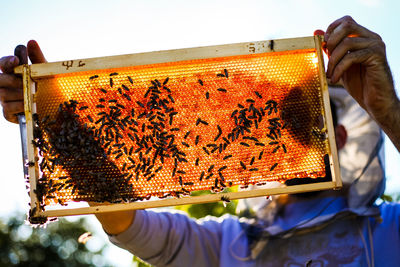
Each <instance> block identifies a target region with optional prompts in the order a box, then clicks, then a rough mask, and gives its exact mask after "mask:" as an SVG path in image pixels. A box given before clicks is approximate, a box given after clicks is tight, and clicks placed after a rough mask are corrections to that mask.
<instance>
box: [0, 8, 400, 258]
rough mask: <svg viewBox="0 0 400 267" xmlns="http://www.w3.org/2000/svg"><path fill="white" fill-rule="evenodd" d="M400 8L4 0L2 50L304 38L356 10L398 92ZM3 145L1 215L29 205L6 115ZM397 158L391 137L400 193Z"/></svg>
mask: <svg viewBox="0 0 400 267" xmlns="http://www.w3.org/2000/svg"><path fill="white" fill-rule="evenodd" d="M398 10H400V4H399V1H396V0H392V1H391V0H346V1H343V0H335V1H321V0H319V1H317V0H302V1H296V0H279V1H278V0H273V1H272V0H259V1H257V0H247V1H244V0H242V1H239V0H231V1H218V0H203V1H190V0H186V1H184V0H169V1H161V0H147V1H127V0H126V1H124V0H113V1H109V0H108V1H99V0H98V1H94V0H87V1H79V0H68V1H40V0H38V1H28V0H27V1H18V0H13V1H11V0H9V1H7V0H1V1H0V13H1V26H0V36H1V42H0V56H6V55H11V54H12V53H13V51H14V48H15V46H16V45H18V44H26V42H27V41H29V40H30V39H35V40H37V41H38V43H39V45H40V46H41V47H42V50H43V52H44V54H45V56H46V58H47V60H48V61H61V60H70V59H77V58H90V57H102V56H111V55H119V54H130V53H138V52H147V51H158V50H168V49H177V48H186V47H197V46H207V45H218V44H229V43H237V42H248V41H259V40H268V39H277V38H291V37H302V36H310V35H312V34H313V32H314V30H316V29H323V30H325V29H326V28H327V27H328V25H329V24H330V23H331V22H333V21H334V20H336V19H338V18H340V17H342V16H344V15H351V16H352V17H353V18H354V19H355V20H356V21H357V22H358V23H359V24H361V25H363V26H365V27H367V28H368V29H370V30H372V31H374V32H376V33H378V34H379V35H380V36H381V37H382V39H383V40H384V41H385V44H386V50H387V56H388V60H389V64H390V66H391V68H392V73H393V76H394V80H395V83H396V84H395V85H396V88H397V90H398V92H399V89H398V88H399V82H398V81H399V80H400V52H399V50H397V49H396V48H398V47H400V38H399V35H398V26H400V18H399V16H398ZM0 109H1V108H0ZM0 148H1V152H0V170H2V174H1V175H0V201H1V203H3V204H2V205H0V217H7V216H11V215H10V214H12V213H13V212H15V211H16V210H19V211H22V212H27V209H28V202H29V199H28V198H27V193H26V190H25V185H24V179H23V172H22V159H21V145H20V137H19V127H18V125H16V124H11V123H9V122H7V121H6V120H5V119H4V118H3V117H1V118H0ZM399 162H400V156H399V153H398V152H397V151H396V149H395V148H394V147H393V145H392V144H391V143H390V141H389V140H388V139H387V138H386V140H385V164H386V175H387V178H388V182H387V186H386V187H387V189H386V192H387V193H399V192H400V178H399V177H398V176H399V174H400V164H398V163H399ZM87 217H88V218H90V221H91V222H93V224H94V225H95V226H96V227H97V229H100V226H99V224H98V223H97V222H96V221H95V220H94V219H93V217H92V216H87ZM99 236H100V237H99V238H103V239H105V236H104V235H101V234H99ZM116 251H117V250H115V251H112V253H111V252H110V254H113V255H115V253H120V254H118V255H121V256H120V257H117V258H119V260H118V261H116V263H115V265H116V266H129V261H130V255H129V253H123V252H121V251H120V250H118V252H116ZM113 258H115V257H113ZM127 261H128V263H127Z"/></svg>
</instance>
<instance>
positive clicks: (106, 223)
mask: <svg viewBox="0 0 400 267" xmlns="http://www.w3.org/2000/svg"><path fill="white" fill-rule="evenodd" d="M135 215H136V211H135V210H128V211H116V212H107V213H100V214H96V217H97V219H98V220H99V222H100V223H101V225H102V226H103V229H104V231H106V233H108V234H110V235H117V234H120V233H122V232H124V231H125V230H127V229H128V228H129V226H130V225H131V224H132V223H133V221H134V220H135Z"/></svg>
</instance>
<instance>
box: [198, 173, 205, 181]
mask: <svg viewBox="0 0 400 267" xmlns="http://www.w3.org/2000/svg"><path fill="white" fill-rule="evenodd" d="M204 174H205V173H204V171H202V172H201V173H200V178H199V181H200V182H201V180H203V177H204Z"/></svg>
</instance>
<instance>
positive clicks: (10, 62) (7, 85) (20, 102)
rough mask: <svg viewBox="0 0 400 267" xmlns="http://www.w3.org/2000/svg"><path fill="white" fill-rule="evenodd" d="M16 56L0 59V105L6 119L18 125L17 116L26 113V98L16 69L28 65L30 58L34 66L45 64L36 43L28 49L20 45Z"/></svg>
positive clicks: (16, 50) (28, 45) (33, 42)
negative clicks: (15, 72)
mask: <svg viewBox="0 0 400 267" xmlns="http://www.w3.org/2000/svg"><path fill="white" fill-rule="evenodd" d="M14 53H15V56H5V57H2V58H0V70H1V71H2V73H0V104H1V105H2V107H3V114H4V118H5V119H6V120H8V121H10V122H14V123H18V119H17V116H16V115H17V114H19V113H22V112H24V97H23V91H22V79H21V77H19V76H17V75H15V74H14V68H15V67H16V66H18V65H21V64H26V63H28V57H29V59H30V60H31V62H32V63H33V64H35V63H45V62H46V59H45V58H44V56H43V53H42V50H41V49H40V47H39V45H38V43H37V42H36V41H33V40H31V41H29V42H28V44H27V47H25V46H23V45H19V46H17V47H16V48H15V52H14Z"/></svg>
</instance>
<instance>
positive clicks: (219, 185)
mask: <svg viewBox="0 0 400 267" xmlns="http://www.w3.org/2000/svg"><path fill="white" fill-rule="evenodd" d="M317 63H318V59H317V53H316V51H315V49H306V50H296V51H285V52H274V53H262V54H251V55H240V56H230V57H220V58H209V59H199V60H189V61H178V62H169V63H161V64H152V65H143V66H134V67H124V68H118V69H103V70H99V71H89V72H77V73H72V74H60V75H55V76H53V77H51V78H43V79H39V80H37V81H36V88H37V93H36V94H35V96H34V99H35V102H36V108H37V113H36V114H34V121H35V128H34V137H35V140H34V142H33V143H34V145H35V146H36V147H37V151H38V155H37V156H38V162H37V164H38V166H39V173H40V178H39V179H38V181H37V189H36V190H37V192H36V193H37V195H38V197H39V199H40V200H41V201H42V203H43V205H44V206H45V205H54V204H61V205H66V204H67V202H69V201H82V200H83V201H95V202H106V201H107V202H113V203H116V202H121V201H124V202H130V201H137V200H143V199H148V198H150V197H153V196H154V197H159V198H163V197H169V196H172V197H179V196H181V195H187V194H190V192H192V191H197V190H211V191H213V192H219V191H221V190H223V189H224V188H227V187H232V186H240V187H247V186H248V185H254V184H256V185H262V184H265V183H267V182H270V181H279V182H285V181H286V180H288V179H293V178H305V177H308V178H309V177H311V178H317V177H325V176H326V164H325V163H324V157H325V155H326V154H329V147H328V140H327V139H326V136H325V133H324V129H325V127H324V125H322V126H321V118H322V117H323V114H324V110H323V103H322V95H321V86H320V80H319V76H318V64H317ZM323 121H324V120H323V118H322V123H324V122H323Z"/></svg>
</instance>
